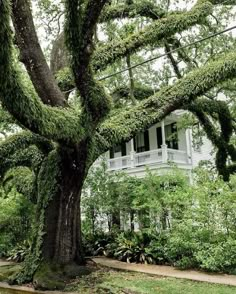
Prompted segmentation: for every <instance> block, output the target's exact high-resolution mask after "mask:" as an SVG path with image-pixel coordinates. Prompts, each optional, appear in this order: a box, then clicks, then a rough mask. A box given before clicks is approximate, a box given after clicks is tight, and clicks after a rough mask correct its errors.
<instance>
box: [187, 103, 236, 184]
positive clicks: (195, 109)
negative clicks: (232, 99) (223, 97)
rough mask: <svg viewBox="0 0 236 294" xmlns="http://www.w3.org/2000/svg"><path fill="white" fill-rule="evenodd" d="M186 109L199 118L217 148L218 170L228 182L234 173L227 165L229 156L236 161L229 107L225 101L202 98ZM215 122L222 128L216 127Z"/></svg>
mask: <svg viewBox="0 0 236 294" xmlns="http://www.w3.org/2000/svg"><path fill="white" fill-rule="evenodd" d="M186 109H188V110H190V111H191V112H192V113H193V114H195V115H196V116H197V118H198V120H199V122H200V123H201V124H202V127H203V129H204V131H205V132H206V135H207V137H208V139H209V140H210V141H211V142H212V144H213V145H214V146H215V147H216V149H217V151H216V167H217V170H218V172H219V174H220V175H222V176H223V178H224V180H226V181H228V180H229V176H230V172H231V171H232V168H231V164H229V165H227V160H228V156H230V157H231V161H233V162H235V161H236V148H235V147H234V146H233V145H232V144H231V143H230V139H231V135H232V133H233V125H232V117H231V114H230V111H229V108H228V105H227V104H226V103H225V102H224V101H217V100H209V99H204V98H201V99H199V100H196V101H194V102H192V103H191V104H189V105H188V106H186ZM215 122H217V124H218V125H219V126H220V128H217V127H216V126H215V125H214V123H215Z"/></svg>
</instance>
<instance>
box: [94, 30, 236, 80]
mask: <svg viewBox="0 0 236 294" xmlns="http://www.w3.org/2000/svg"><path fill="white" fill-rule="evenodd" d="M234 29H236V26H233V27H229V28H227V29H225V30H223V31H220V32H216V33H214V34H212V35H209V36H207V37H205V38H202V39H200V40H197V41H194V42H192V43H189V44H186V45H184V46H181V47H178V48H175V49H173V50H170V51H168V52H166V53H164V54H161V55H158V56H154V57H152V58H150V59H147V60H144V61H142V62H140V63H137V64H134V65H132V66H130V67H126V68H123V69H121V70H120V71H117V72H115V73H112V74H110V75H107V76H104V77H102V78H100V79H99V81H103V80H106V79H108V78H111V77H114V76H116V75H118V74H121V73H123V72H126V71H128V70H131V69H133V68H136V67H139V66H141V65H144V64H146V63H148V62H151V61H154V60H157V59H160V58H162V57H165V56H167V55H169V54H171V53H175V52H178V51H179V50H182V49H185V48H188V47H191V46H193V45H195V44H199V43H201V42H204V41H206V40H209V39H211V38H214V37H216V36H219V35H222V34H224V33H227V32H229V31H232V30H234Z"/></svg>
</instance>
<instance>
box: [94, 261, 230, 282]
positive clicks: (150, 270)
mask: <svg viewBox="0 0 236 294" xmlns="http://www.w3.org/2000/svg"><path fill="white" fill-rule="evenodd" d="M93 261H95V262H96V263H97V264H99V265H102V266H107V267H110V268H113V269H119V270H128V271H135V272H140V273H145V274H151V275H158V276H165V277H172V278H181V279H188V280H192V281H199V282H208V283H214V284H223V285H230V286H236V275H226V274H208V273H204V272H199V271H194V270H179V269H176V268H174V267H171V266H165V265H149V264H148V265H145V264H135V263H125V262H121V261H117V260H114V259H110V258H106V257H94V258H93Z"/></svg>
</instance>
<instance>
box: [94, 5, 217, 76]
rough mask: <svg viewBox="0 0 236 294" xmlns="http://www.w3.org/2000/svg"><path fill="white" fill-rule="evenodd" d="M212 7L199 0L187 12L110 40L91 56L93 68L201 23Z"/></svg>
mask: <svg viewBox="0 0 236 294" xmlns="http://www.w3.org/2000/svg"><path fill="white" fill-rule="evenodd" d="M212 8H213V6H212V4H211V3H210V2H209V1H205V0H200V1H198V3H197V4H196V5H195V6H194V7H193V8H192V9H191V10H190V11H189V12H183V13H181V14H180V13H176V14H171V15H168V16H167V17H166V18H163V19H160V20H157V21H154V22H153V23H152V24H150V25H149V26H147V27H145V28H144V29H143V30H141V31H138V32H137V33H134V34H133V35H131V36H129V37H127V38H126V39H124V40H122V41H118V42H110V43H109V44H108V45H105V46H103V47H100V48H98V50H96V52H95V54H94V58H93V67H94V69H95V70H98V69H100V70H102V69H105V68H106V67H107V65H108V64H111V63H113V62H115V61H116V60H118V59H120V58H122V57H125V56H126V55H127V54H128V53H129V54H130V53H135V52H137V51H138V50H140V49H141V48H143V47H145V46H147V45H149V46H150V45H151V46H152V45H155V46H157V44H160V41H162V40H163V39H166V38H167V37H170V36H173V35H174V34H176V33H178V32H182V31H184V30H186V29H188V28H190V27H191V26H193V25H196V24H199V23H201V22H202V21H203V20H204V19H205V18H206V17H207V16H208V15H209V14H210V13H211V12H212Z"/></svg>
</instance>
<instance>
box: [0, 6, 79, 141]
mask: <svg viewBox="0 0 236 294" xmlns="http://www.w3.org/2000/svg"><path fill="white" fill-rule="evenodd" d="M10 15H11V7H10V4H9V1H7V0H3V1H1V2H0V44H1V46H0V81H1V83H0V99H1V101H2V105H3V107H5V108H6V109H7V110H8V111H9V112H10V113H11V114H12V115H13V116H14V117H15V118H16V119H17V120H18V122H19V123H21V124H22V125H24V126H25V127H26V128H28V129H30V130H31V131H33V132H35V133H37V134H40V135H42V136H45V137H46V138H49V139H53V140H64V141H67V142H77V141H78V140H79V139H81V138H82V137H83V136H84V129H83V127H81V125H83V124H84V122H82V118H81V116H80V115H79V113H77V112H75V111H73V110H63V109H59V108H52V107H50V106H46V105H44V104H43V103H42V102H41V101H40V100H39V98H38V97H37V95H36V94H35V92H34V90H32V89H31V90H29V87H28V88H27V89H26V87H25V86H24V85H23V84H22V82H21V80H22V77H21V76H20V74H19V72H18V71H17V70H16V64H14V60H13V57H12V46H13V45H12V32H11V27H10Z"/></svg>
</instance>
